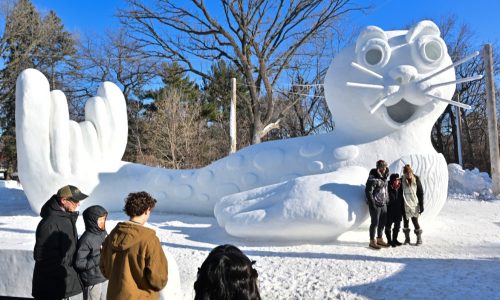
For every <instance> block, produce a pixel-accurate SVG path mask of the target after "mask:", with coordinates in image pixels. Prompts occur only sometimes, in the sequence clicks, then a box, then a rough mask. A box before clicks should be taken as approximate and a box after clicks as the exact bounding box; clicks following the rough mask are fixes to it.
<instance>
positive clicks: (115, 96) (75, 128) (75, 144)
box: [16, 69, 128, 211]
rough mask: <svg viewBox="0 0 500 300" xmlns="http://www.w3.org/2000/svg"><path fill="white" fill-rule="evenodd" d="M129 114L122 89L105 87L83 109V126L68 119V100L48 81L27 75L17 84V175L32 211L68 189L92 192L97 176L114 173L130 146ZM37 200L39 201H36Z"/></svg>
mask: <svg viewBox="0 0 500 300" xmlns="http://www.w3.org/2000/svg"><path fill="white" fill-rule="evenodd" d="M127 130H128V129H127V111H126V106H125V99H124V97H123V94H122V92H121V91H120V89H119V88H118V87H117V86H116V85H115V84H113V83H111V82H104V83H103V84H102V85H101V86H100V88H99V89H98V91H97V96H96V97H93V98H90V99H89V100H88V101H87V104H86V105H85V121H83V122H80V123H77V122H74V121H71V120H70V119H69V113H68V104H67V101H66V97H65V95H64V94H63V93H62V92H61V91H58V90H55V91H52V92H51V91H50V88H49V83H48V81H47V79H46V78H45V76H44V75H43V74H42V73H40V72H39V71H37V70H34V69H27V70H24V71H23V72H22V73H21V74H20V75H19V77H18V79H17V83H16V133H17V136H16V139H17V156H18V170H19V176H20V180H21V181H22V182H23V183H26V184H24V186H23V188H24V191H25V193H26V195H27V197H28V199H30V205H31V207H32V209H33V210H34V211H39V210H40V208H41V206H42V205H43V203H44V202H45V201H46V200H47V199H48V198H49V197H50V196H51V195H52V194H54V193H55V191H57V189H59V188H60V187H61V186H63V185H65V184H73V185H76V186H78V187H80V188H81V189H82V190H83V191H85V192H86V193H91V192H92V190H93V189H94V187H95V186H96V185H97V184H98V178H97V174H98V173H99V172H114V171H116V170H117V168H118V167H119V165H120V164H121V162H120V160H121V158H122V156H123V153H124V151H125V146H126V143H127V134H128V132H127ZM35 199H36V200H35Z"/></svg>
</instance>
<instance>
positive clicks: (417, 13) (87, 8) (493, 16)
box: [0, 0, 500, 43]
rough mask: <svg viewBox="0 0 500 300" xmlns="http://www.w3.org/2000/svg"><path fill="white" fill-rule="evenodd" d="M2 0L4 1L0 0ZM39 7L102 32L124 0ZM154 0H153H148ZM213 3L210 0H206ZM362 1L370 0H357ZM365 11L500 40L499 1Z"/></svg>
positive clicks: (391, 21) (359, 18)
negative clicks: (450, 25)
mask: <svg viewBox="0 0 500 300" xmlns="http://www.w3.org/2000/svg"><path fill="white" fill-rule="evenodd" d="M0 1H1V0H0ZM32 1H33V3H34V4H35V6H36V7H37V9H38V10H39V11H40V12H42V13H46V12H47V11H49V10H54V11H55V12H56V13H57V15H58V16H59V17H60V18H61V19H62V21H63V23H64V25H65V27H66V29H67V30H69V31H71V32H80V33H83V34H90V35H91V34H93V33H98V32H102V31H103V30H104V29H106V28H115V27H117V26H118V25H119V24H118V21H117V19H116V18H115V17H114V14H115V12H116V9H117V8H124V7H125V5H126V4H125V1H124V0H32ZM147 2H152V0H147ZM207 2H210V1H207ZM358 2H359V3H368V2H370V1H363V0H358ZM371 2H372V3H374V5H375V8H374V9H372V10H371V11H368V12H367V13H366V14H361V13H357V14H356V15H353V16H352V20H353V23H355V24H357V25H359V26H367V25H377V26H379V27H381V28H383V29H385V30H391V29H401V28H402V27H404V26H405V25H408V24H411V23H412V22H414V21H418V20H422V19H426V18H435V19H440V18H442V17H445V16H448V15H451V14H454V15H456V16H458V18H459V21H460V22H466V23H467V24H469V25H470V28H471V29H472V30H473V31H474V32H475V33H476V35H477V42H478V43H482V42H491V43H494V42H500V16H499V15H498V14H499V12H500V1H494V0H475V1H467V0H379V1H371Z"/></svg>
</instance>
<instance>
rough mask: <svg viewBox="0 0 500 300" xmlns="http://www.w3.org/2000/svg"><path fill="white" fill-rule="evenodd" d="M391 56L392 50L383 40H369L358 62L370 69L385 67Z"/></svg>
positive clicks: (359, 55) (359, 54) (360, 53)
mask: <svg viewBox="0 0 500 300" xmlns="http://www.w3.org/2000/svg"><path fill="white" fill-rule="evenodd" d="M390 56H391V48H390V47H389V44H387V41H385V40H383V39H378V38H374V39H370V40H368V41H367V42H366V43H365V44H364V45H363V47H362V48H361V51H360V52H359V53H358V61H359V62H361V63H363V64H364V65H366V66H369V67H375V66H376V67H382V66H384V65H385V64H386V63H387V62H388V61H389V58H390Z"/></svg>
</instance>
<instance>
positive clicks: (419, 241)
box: [415, 228, 422, 245]
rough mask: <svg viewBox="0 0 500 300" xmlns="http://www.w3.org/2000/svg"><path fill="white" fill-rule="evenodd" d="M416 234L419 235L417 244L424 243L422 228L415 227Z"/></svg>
mask: <svg viewBox="0 0 500 300" xmlns="http://www.w3.org/2000/svg"><path fill="white" fill-rule="evenodd" d="M415 234H416V235H417V245H422V229H421V228H420V229H415Z"/></svg>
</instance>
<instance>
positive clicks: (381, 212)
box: [369, 205, 387, 240]
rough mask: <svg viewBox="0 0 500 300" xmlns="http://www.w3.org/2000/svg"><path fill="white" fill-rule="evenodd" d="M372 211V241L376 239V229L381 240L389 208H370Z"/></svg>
mask: <svg viewBox="0 0 500 300" xmlns="http://www.w3.org/2000/svg"><path fill="white" fill-rule="evenodd" d="M369 210H370V218H371V223H370V240H373V239H375V228H376V229H377V238H381V237H382V234H383V232H384V227H385V223H386V219H387V206H386V205H384V206H373V205H370V206H369Z"/></svg>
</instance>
